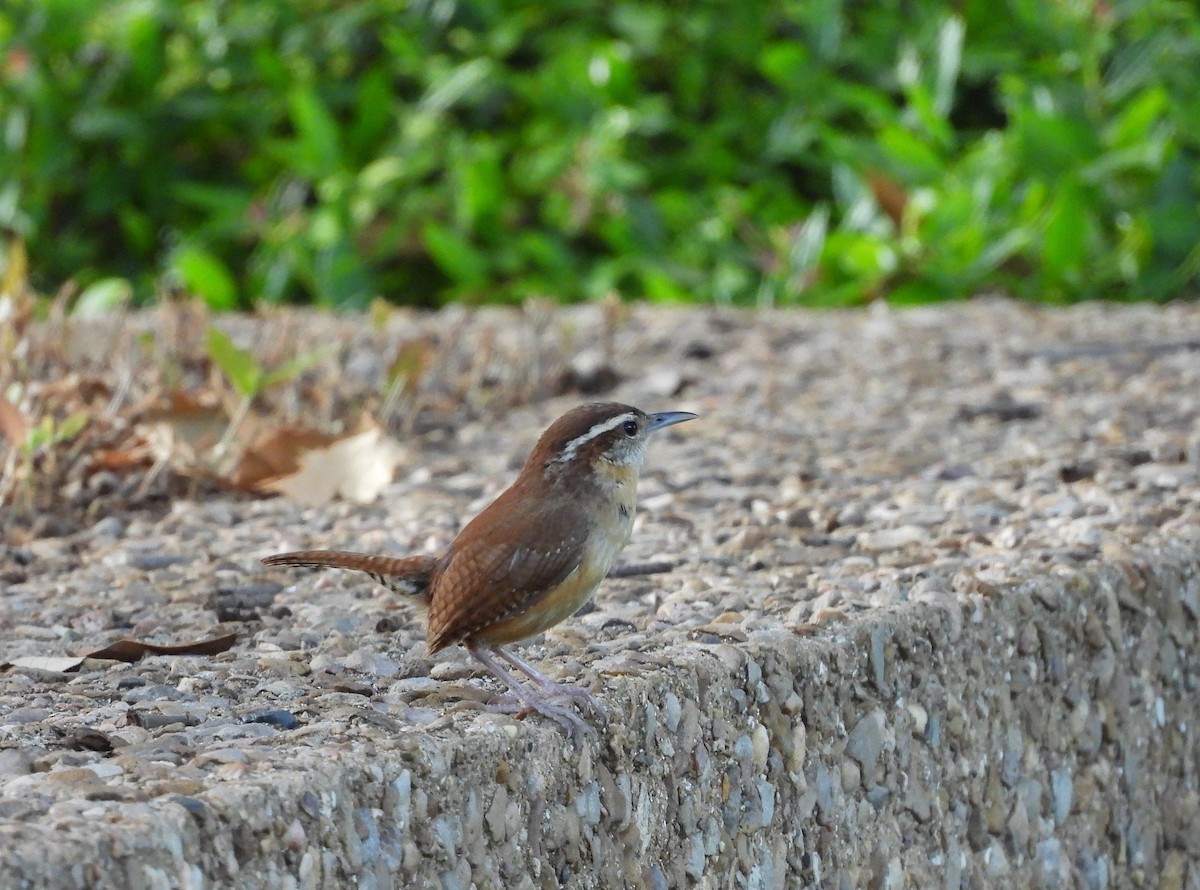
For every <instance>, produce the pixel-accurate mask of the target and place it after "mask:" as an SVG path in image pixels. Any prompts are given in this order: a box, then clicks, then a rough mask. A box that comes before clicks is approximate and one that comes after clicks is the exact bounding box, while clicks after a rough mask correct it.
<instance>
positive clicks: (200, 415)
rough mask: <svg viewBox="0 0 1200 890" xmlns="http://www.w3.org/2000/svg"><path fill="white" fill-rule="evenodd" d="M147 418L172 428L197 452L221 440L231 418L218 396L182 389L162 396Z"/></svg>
mask: <svg viewBox="0 0 1200 890" xmlns="http://www.w3.org/2000/svg"><path fill="white" fill-rule="evenodd" d="M143 417H144V419H145V420H147V421H150V422H152V423H162V424H165V425H167V426H169V427H170V428H171V430H172V431H173V432H174V433H175V435H177V436H178V437H179V438H180V439H181V440H182V441H183V442H186V443H187V444H188V445H189V446H191V448H193V449H194V450H195V451H196V452H203V451H208V450H209V449H211V448H212V447H213V446H214V445H216V444H217V442H219V441H220V440H221V436H222V435H223V434H224V432H225V430H226V428H227V427H228V426H229V417H228V415H227V414H226V413H225V409H224V408H222V407H221V404H220V403H219V402H218V401H217V399H216V397H215V396H212V395H208V396H196V395H193V394H192V393H189V392H184V391H183V390H181V389H174V390H171V391H170V392H168V393H166V394H165V395H163V394H160V395H158V396H157V397H156V398H155V400H154V402H153V403H152V404H150V405H149V406H148V407H146V408H145V409H144V413H143Z"/></svg>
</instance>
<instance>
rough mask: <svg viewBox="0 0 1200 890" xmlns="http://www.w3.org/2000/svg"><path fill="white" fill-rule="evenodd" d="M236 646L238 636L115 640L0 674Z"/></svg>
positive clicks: (14, 664) (13, 663)
mask: <svg viewBox="0 0 1200 890" xmlns="http://www.w3.org/2000/svg"><path fill="white" fill-rule="evenodd" d="M235 642H237V634H225V635H224V636H220V637H213V638H212V639H210V640H197V641H195V642H192V643H173V644H166V645H160V644H158V643H143V642H142V641H141V640H117V641H116V642H115V643H111V644H109V645H107V646H104V647H103V648H100V649H95V650H93V651H91V652H85V653H83V654H82V655H21V656H18V657H17V658H13V659H11V660H9V661H4V662H0V671H6V670H9V669H10V668H25V669H27V670H38V671H51V672H53V673H57V674H65V673H69V672H70V671H74V670H77V669H78V668H79V666H80V665H81V664H83V662H84V661H85V660H86V659H88V658H97V659H102V660H106V661H126V662H129V663H133V662H135V661H138V660H140V659H141V658H143V657H144V656H146V655H218V654H220V653H222V652H225V651H228V650H229V649H232V648H233V644H234V643H235Z"/></svg>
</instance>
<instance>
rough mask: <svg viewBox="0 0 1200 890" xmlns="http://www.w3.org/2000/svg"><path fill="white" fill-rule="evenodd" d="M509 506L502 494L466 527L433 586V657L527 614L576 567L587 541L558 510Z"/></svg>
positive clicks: (575, 525)
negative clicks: (495, 625) (487, 630)
mask: <svg viewBox="0 0 1200 890" xmlns="http://www.w3.org/2000/svg"><path fill="white" fill-rule="evenodd" d="M510 491H511V489H510ZM509 500H510V497H509V492H505V493H504V494H502V495H501V496H500V497H499V498H498V499H497V500H496V501H495V503H493V504H492V505H491V506H489V507H487V508H486V509H485V510H484V511H483V512H482V513H480V514H479V515H478V516H476V517H475V518H474V519H473V520H471V522H470V523H469V524H468V525H467V527H466V528H465V529H463V531H462V533H461V534H460V535H459V539H458V540H457V541H456V542H455V545H454V547H452V549H451V553H450V558H449V561H448V562H447V563H446V564H445V566H444V568H442V570H441V571H440V572H439V573H438V575H437V577H436V579H435V580H434V583H433V585H432V599H431V602H430V604H429V640H428V645H429V651H430V652H436V651H437V650H438V649H441V648H443V647H445V646H449V645H451V644H452V643H457V642H459V641H460V640H464V639H467V638H469V637H470V636H471V635H472V634H474V633H475V632H476V631H478V630H479V629H481V628H485V627H487V626H489V625H491V624H494V623H495V622H497V621H500V620H502V619H504V618H507V617H511V616H513V615H516V614H518V613H519V612H521V611H523V610H525V609H528V608H531V607H532V606H533V605H534V604H536V603H537V601H538V600H539V599H541V598H542V597H543V596H545V595H546V594H547V593H549V592H550V591H552V590H553V589H554V588H555V587H557V586H558V585H559V584H561V583H562V581H563V579H565V578H566V577H567V576H568V575H569V574H571V572H573V571H575V569H576V568H578V567H579V563H580V562H581V561H582V559H583V545H584V541H585V536H584V534H583V530H582V529H580V528H579V525H580V524H579V523H576V522H572V521H566V522H564V521H563V520H564V519H565V518H566V517H563V516H562V515H561V504H560V505H559V506H557V507H555V508H554V509H553V510H547V509H545V508H542V509H538V508H537V507H534V508H533V509H532V510H530V509H525V510H522V509H520V508H519V507H518V508H515V509H514V508H513V507H511V506H510V505H509V503H508V502H509ZM573 528H574V529H578V531H576V532H572V531H571V529H573Z"/></svg>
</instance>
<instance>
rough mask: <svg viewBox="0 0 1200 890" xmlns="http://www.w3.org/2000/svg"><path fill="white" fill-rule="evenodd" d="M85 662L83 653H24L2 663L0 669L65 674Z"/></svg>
mask: <svg viewBox="0 0 1200 890" xmlns="http://www.w3.org/2000/svg"><path fill="white" fill-rule="evenodd" d="M81 664H83V656H82V655H22V656H19V657H18V658H14V659H13V660H12V661H6V662H4V664H0V670H7V669H9V668H30V669H32V670H36V671H52V672H53V673H56V674H65V673H67V672H68V671H73V670H75V669H76V668H78V667H79V666H80V665H81Z"/></svg>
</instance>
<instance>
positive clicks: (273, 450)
mask: <svg viewBox="0 0 1200 890" xmlns="http://www.w3.org/2000/svg"><path fill="white" fill-rule="evenodd" d="M336 441H337V436H334V435H331V434H329V433H322V432H319V431H318V430H310V429H303V428H299V427H290V426H281V427H273V428H272V429H269V430H266V431H265V432H263V433H262V434H260V435H259V436H257V437H256V438H255V439H254V440H253V441H252V442H251V443H250V444H249V445H247V446H246V448H245V449H244V450H243V451H242V454H241V456H240V457H239V458H238V462H237V465H236V466H235V467H234V468H233V471H232V472H231V473H230V474H229V476H228V477H227V478H226V480H225V481H226V482H228V483H229V484H230V485H232V486H233V487H234V488H236V489H238V490H239V491H273V490H274V489H271V488H270V487H269V486H268V483H272V482H275V481H277V480H279V479H282V478H284V477H285V476H292V475H294V474H295V473H296V472H297V471H298V470H299V469H300V465H301V460H302V458H303V457H304V456H305V455H306V454H308V453H309V452H312V451H314V450H318V449H322V448H327V447H328V446H329V445H331V444H332V443H334V442H336Z"/></svg>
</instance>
